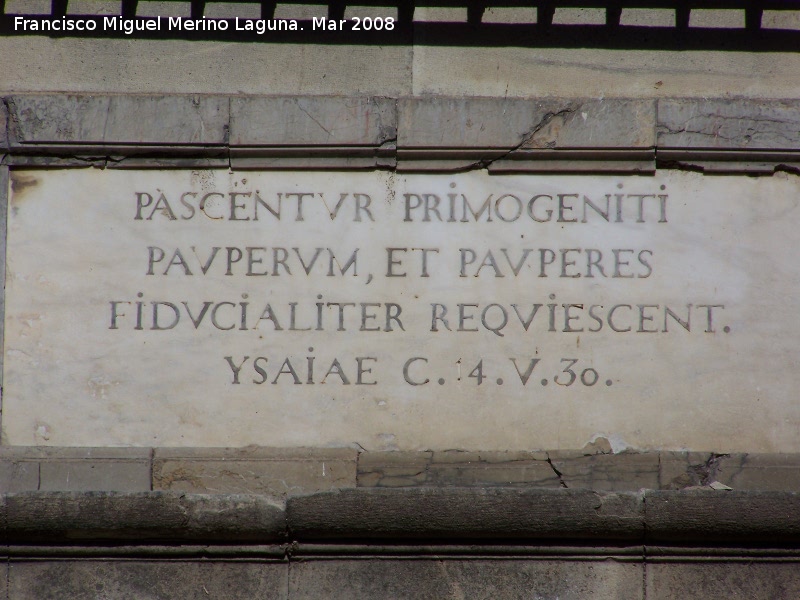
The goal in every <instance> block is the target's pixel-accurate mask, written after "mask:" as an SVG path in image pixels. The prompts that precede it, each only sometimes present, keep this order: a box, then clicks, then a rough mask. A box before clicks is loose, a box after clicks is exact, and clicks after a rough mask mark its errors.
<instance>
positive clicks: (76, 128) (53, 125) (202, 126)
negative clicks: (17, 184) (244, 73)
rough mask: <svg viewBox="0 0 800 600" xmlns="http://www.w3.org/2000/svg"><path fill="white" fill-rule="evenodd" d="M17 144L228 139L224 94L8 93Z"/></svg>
mask: <svg viewBox="0 0 800 600" xmlns="http://www.w3.org/2000/svg"><path fill="white" fill-rule="evenodd" d="M8 103H9V109H10V113H11V114H10V124H11V126H10V132H9V133H10V137H11V144H12V146H13V147H20V146H27V145H32V144H37V145H45V144H48V145H58V144H76V143H80V144H97V145H113V144H120V145H125V144H169V145H181V144H198V145H215V144H225V143H226V142H227V137H228V121H229V113H228V109H229V104H228V103H229V100H228V98H225V97H220V96H186V95H173V96H134V95H119V96H103V95H98V96H89V95H80V96H68V95H17V96H13V97H9V98H8Z"/></svg>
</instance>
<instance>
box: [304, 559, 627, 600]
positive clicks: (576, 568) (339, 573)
mask: <svg viewBox="0 0 800 600" xmlns="http://www.w3.org/2000/svg"><path fill="white" fill-rule="evenodd" d="M642 592H643V590H642V565H640V564H634V563H620V562H614V561H612V560H604V561H591V562H590V561H569V562H559V561H554V560H519V559H513V560H494V561H490V560H453V559H442V560H434V559H430V560H372V561H365V560H349V561H348V560H331V561H313V560H309V561H303V562H299V563H294V564H292V565H291V567H290V569H289V595H290V597H291V598H293V599H294V600H301V599H306V598H308V599H311V598H328V599H334V598H341V599H343V600H344V599H350V598H359V599H363V600H370V599H375V600H378V599H380V600H383V599H384V598H397V599H400V598H403V599H412V598H419V599H427V598H470V599H480V598H485V599H489V598H491V599H494V598H559V599H561V600H579V599H585V598H593V599H597V600H611V599H614V600H623V599H624V600H635V599H636V598H642V597H643V596H642Z"/></svg>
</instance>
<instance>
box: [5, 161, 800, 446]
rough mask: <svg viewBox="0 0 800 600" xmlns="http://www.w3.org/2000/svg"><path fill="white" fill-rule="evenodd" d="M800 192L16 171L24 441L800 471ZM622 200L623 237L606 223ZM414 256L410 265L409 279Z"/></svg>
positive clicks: (15, 264)
mask: <svg viewBox="0 0 800 600" xmlns="http://www.w3.org/2000/svg"><path fill="white" fill-rule="evenodd" d="M256 191H257V192H258V194H259V196H260V197H261V198H262V199H263V200H264V202H265V203H266V204H268V205H269V206H270V207H271V208H272V209H273V210H275V211H277V203H278V200H277V198H278V196H277V194H278V193H280V194H283V196H282V200H281V202H282V204H281V210H280V214H281V218H280V220H278V219H277V218H276V217H275V216H274V215H273V214H272V213H271V212H270V211H269V209H268V208H266V207H265V206H263V205H258V206H257V203H256V202H255V200H254V193H255V192H256ZM162 192H163V194H164V197H165V198H166V202H164V201H161V202H160V201H159V197H160V194H161V193H162ZM187 192H188V193H189V195H186V196H183V200H184V202H185V203H183V202H181V197H182V195H183V194H184V193H187ZM798 192H800V183H799V182H798V179H797V178H796V177H794V176H791V175H786V174H779V175H776V176H774V177H771V178H759V179H756V178H742V177H705V178H704V177H703V176H701V175H699V174H694V173H680V172H664V173H659V174H658V175H657V176H655V177H647V176H642V177H616V176H592V177H588V176H550V177H544V176H541V177H531V176H513V177H512V176H488V175H486V174H485V173H481V172H473V173H465V174H458V175H408V176H399V175H396V174H391V173H346V174H338V173H300V172H286V173H245V172H243V173H228V172H227V171H202V172H198V171H194V172H192V171H155V170H152V171H138V172H137V171H125V172H110V171H100V170H92V169H85V170H53V171H43V170H40V171H16V172H14V173H12V191H11V198H10V202H9V215H8V217H9V220H8V222H9V231H8V253H7V256H8V260H7V281H6V291H7V298H6V302H7V304H6V311H7V312H6V342H5V367H4V369H5V373H4V376H5V379H4V381H5V386H4V398H3V415H2V418H3V420H2V428H3V441H4V443H7V444H19V445H26V444H39V445H64V446H71V445H72V446H77V445H84V446H86V445H94V446H102V445H110V446H114V445H139V446H244V445H248V444H261V445H269V446H347V445H353V444H360V445H361V446H363V447H364V448H367V449H376V450H377V449H384V450H389V449H404V450H420V449H427V448H438V449H447V448H473V449H476V448H477V449H489V450H490V449H509V450H515V449H519V450H523V449H532V448H548V449H559V448H580V447H583V446H584V445H585V444H586V443H587V442H591V441H592V440H593V439H595V438H596V437H597V436H598V435H602V436H603V437H607V438H608V439H609V440H610V441H611V444H612V446H613V447H614V450H616V451H619V450H620V449H624V448H625V447H633V448H637V449H654V448H663V449H693V450H703V449H709V448H713V449H714V450H715V451H717V452H725V451H749V452H776V451H780V452H797V451H798V450H800V439H798V437H797V435H796V432H797V427H798V423H800V409H798V408H797V403H796V402H795V401H794V397H795V391H796V389H797V384H798V379H799V378H800V376H799V375H798V374H797V369H796V362H797V361H796V354H797V349H798V342H797V341H796V340H797V339H798V336H799V335H800V320H798V319H797V314H798V310H799V309H800V297H798V294H797V290H798V285H800V264H798V262H797V261H796V259H795V257H794V253H793V251H792V249H793V248H794V247H796V246H797V244H798V243H800V231H798V228H797V227H796V223H795V221H796V220H797V218H798V216H800V208H798ZM137 193H139V194H141V195H140V196H138V199H139V204H140V206H137ZM216 193H218V194H220V195H210V196H207V197H206V200H205V201H204V202H203V197H204V196H206V194H216ZM231 193H234V194H240V193H244V194H247V193H251V195H231ZM298 193H309V194H314V195H313V196H307V197H304V198H303V200H302V220H299V218H298V196H297V195H296V194H298ZM320 193H321V194H322V196H320V195H319V194H320ZM345 193H346V194H348V195H347V196H344V199H342V196H341V194H345ZM462 193H463V194H464V195H465V196H466V197H467V199H468V201H469V203H470V206H471V207H472V209H473V210H474V211H475V212H476V213H479V211H480V208H481V207H482V205H483V203H484V201H485V200H486V199H487V198H488V197H489V195H490V194H491V201H490V203H489V205H490V207H491V215H492V220H491V221H490V222H487V220H486V219H487V215H486V213H485V212H484V213H482V214H480V216H479V217H477V218H476V217H475V216H474V214H473V213H471V212H467V213H466V221H467V222H462V218H463V217H464V211H463V210H462V209H463V206H462V202H463V200H462V196H461V194H462ZM291 194H295V195H294V196H292V195H291ZM354 194H366V195H368V196H369V204H367V197H366V196H359V197H358V198H357V199H356V198H355V197H354ZM406 194H411V195H410V196H406ZM423 194H436V195H438V197H439V198H440V202H439V204H438V206H437V205H435V202H436V199H435V198H434V197H433V196H429V197H428V198H427V203H428V207H429V208H430V209H431V210H429V211H428V213H427V218H428V220H425V218H426V212H425V202H426V199H425V198H424V197H423ZM448 194H456V195H455V196H453V198H454V206H455V207H456V210H455V213H454V215H453V217H452V220H450V218H451V217H450V214H449V210H450V209H449V207H450V197H449V196H448ZM558 194H566V195H565V196H563V199H562V201H561V205H562V207H561V209H560V210H559V200H558ZM571 194H576V196H572V195H571ZM606 194H610V200H609V203H610V210H609V214H608V221H606V220H605V218H604V217H603V216H601V215H600V214H599V213H598V211H597V210H595V209H593V208H591V206H589V205H587V204H585V201H584V196H586V197H588V198H589V199H590V200H591V201H592V202H593V203H594V204H595V205H596V206H597V207H599V209H600V210H601V211H604V210H605V202H606ZM617 194H620V195H623V198H622V212H621V216H620V217H619V219H618V217H617V212H616V203H617V200H616V199H617ZM637 194H639V195H641V194H644V195H648V197H646V198H644V200H643V212H642V214H641V215H640V214H639V211H638V206H639V197H638V196H635V195H637ZM511 195H513V197H512V196H511ZM538 195H541V196H540V197H539V198H538V199H537V200H535V201H534V202H533V205H532V207H531V208H532V210H531V212H529V210H528V207H529V206H530V201H531V199H532V198H533V197H535V196H538ZM660 196H665V199H664V200H663V201H662V199H661V198H660ZM150 198H152V200H150ZM501 198H502V199H501ZM517 199H519V203H518V201H517ZM356 200H357V202H358V203H360V205H361V207H362V209H361V210H357V209H356V206H357V202H356ZM201 202H202V204H203V209H202V210H201V208H200V204H201ZM498 202H499V205H498ZM166 203H168V205H169V209H167V204H166ZM234 205H235V206H236V207H237V208H233V209H232V206H234ZM417 205H419V207H418V208H414V207H415V206H417ZM498 206H499V212H498V210H497V209H498ZM256 207H257V208H256ZM434 208H438V209H439V212H438V215H440V216H441V218H442V220H441V221H439V219H438V218H437V213H436V212H435V211H434V210H433V209H434ZM518 208H519V217H518V218H517V212H518ZM584 208H585V209H586V222H583V220H584V218H583V217H584ZM256 209H257V211H258V217H259V219H258V220H257V221H256V220H254V217H255V214H256V212H255V211H256ZM337 210H338V212H337ZM548 210H552V211H553V212H552V213H548V212H547V211H548ZM548 214H549V215H550V220H549V221H545V220H546V219H547V218H548ZM137 216H139V217H140V218H139V219H137V218H136V217H137ZM559 216H560V219H559ZM171 217H174V218H171ZM220 217H221V218H220ZM231 217H234V218H236V219H242V220H232V219H231ZM247 218H249V219H250V220H244V219H247ZM406 218H408V219H409V220H405V219H406ZM503 218H505V219H507V220H509V221H510V222H504V221H503V220H502V219H503ZM359 219H360V220H359ZM537 219H539V220H537ZM573 219H574V220H575V221H574V222H573ZM476 221H477V222H476ZM541 221H545V222H541ZM149 248H150V250H149ZM213 248H219V250H217V251H216V254H214V250H213ZM247 248H256V250H251V251H248V250H247ZM258 248H266V250H258ZM295 248H297V251H295V250H294V249H295ZM318 248H319V249H320V250H319V251H317V249H318ZM387 248H403V249H407V250H398V251H394V253H393V254H392V259H393V260H394V261H397V262H396V263H395V264H393V265H392V266H391V267H389V260H390V259H389V254H388V252H387ZM356 249H358V252H357V254H356V259H355V260H354V261H353V264H350V266H349V268H348V267H347V265H348V261H350V259H351V258H352V256H353V253H354V252H355V250H356ZM420 249H431V250H430V251H428V252H427V253H424V252H422V251H421V250H420ZM176 250H180V255H178V254H176ZM436 250H438V252H437V251H436ZM526 250H530V251H529V252H528V253H527V255H526V253H525V252H526ZM615 250H616V252H615ZM162 251H163V258H162ZM489 251H491V255H487V252H489ZM239 252H241V254H242V257H241V259H240V260H238V261H236V260H235V259H236V258H238V256H239ZM248 252H250V254H251V256H252V261H251V264H250V266H249V267H248ZM472 252H474V258H473V254H472ZM229 255H230V258H231V261H232V262H231V264H230V269H228V257H229ZM298 255H299V256H301V257H302V261H303V262H301V261H300V258H299V256H298ZM315 255H316V256H317V259H316V262H315V263H314V264H313V266H311V262H312V260H313V258H314V256H315ZM332 255H333V256H334V257H335V258H333V259H332V258H331V256H332ZM423 255H425V256H427V261H426V266H425V271H424V272H423V263H422V257H423ZM212 256H213V258H211V257H212ZM462 256H463V258H464V264H463V266H462V264H461V259H462ZM276 257H277V258H278V261H277V263H276V261H275V258H276ZM523 258H525V260H523ZM281 259H284V260H283V263H281ZM551 259H552V263H550V260H551ZM543 260H544V263H545V265H544V274H545V275H546V276H545V277H541V276H540V275H541V274H542V268H543V267H542V261H543ZM151 262H152V264H151ZM573 262H574V264H572V263H573ZM590 263H592V264H590ZM481 265H482V266H481ZM597 265H600V267H598V266H597ZM151 267H152V268H151ZM389 268H391V270H392V274H394V275H398V276H393V277H389V276H387V275H388V274H389V273H388V272H387V270H388V269H389ZM462 268H463V275H464V276H463V277H462V276H461V275H462ZM203 269H206V273H205V274H203ZM248 269H249V271H250V272H251V275H248V274H247V273H248ZM304 269H307V270H308V271H309V274H306V272H305V270H304ZM343 269H345V273H344V274H342V270H343ZM515 270H516V271H517V273H516V274H515V273H514V271H515ZM148 271H151V272H152V274H148ZM287 271H291V274H289V273H288V272H287ZM165 272H166V274H165ZM188 272H191V273H192V274H191V275H189V274H188ZM228 272H230V275H228V274H227V273H228ZM264 272H266V273H267V275H257V274H256V273H264ZM403 273H405V274H406V276H405V277H403V276H399V275H400V274H403ZM590 274H591V275H592V276H591V277H587V275H590ZM423 275H427V277H426V276H423ZM615 275H616V276H615ZM629 276H630V277H629ZM139 293H141V294H142V296H141V298H140V297H139V296H138V295H137V294H139ZM318 296H322V298H321V299H320V298H318ZM136 302H142V303H143V304H142V305H141V306H142V319H141V329H137V317H136V314H137V304H136ZM154 302H160V303H164V304H158V305H155V306H157V307H158V308H157V310H158V321H157V323H156V324H155V325H154V322H153V310H154V304H153V303H154ZM184 302H185V303H186V304H183V303H184ZM114 303H116V304H114ZM166 303H171V304H172V305H174V307H175V308H174V309H173V308H172V307H171V306H170V305H169V304H166ZM207 303H208V304H207ZM221 303H229V304H221ZM292 303H296V305H295V309H294V310H295V323H294V329H295V330H292V326H291V313H292V310H293V309H292ZM317 303H321V304H323V305H322V306H320V307H319V309H318V307H317ZM329 303H338V304H335V305H332V306H331V305H329ZM343 303H355V306H344V307H343V308H342V309H341V310H343V311H344V312H343V315H344V316H343V319H342V326H341V327H340V326H339V316H338V315H339V309H340V307H339V305H340V304H343ZM362 303H364V304H363V305H362ZM370 303H374V304H375V305H373V304H370ZM243 304H246V309H243V307H242V305H243ZM268 304H269V306H270V309H271V311H272V313H271V314H270V311H269V310H267V305H268ZM434 305H436V306H434ZM459 305H462V307H461V308H459ZM472 305H478V306H477V307H475V306H472ZM490 305H491V306H490ZM514 305H516V308H515V307H514ZM535 305H540V306H539V308H538V309H536V310H537V312H536V313H535V314H533V313H532V311H533V310H534V309H535ZM565 305H566V306H565ZM688 305H691V307H689V306H688ZM487 306H489V308H488V309H487V312H486V313H485V315H484V319H483V320H484V321H485V324H484V323H483V322H482V318H481V317H482V314H483V311H484V309H486V307H487ZM615 306H616V307H618V308H617V309H616V311H615V312H614V313H613V316H612V317H611V323H610V322H609V312H610V310H611V309H612V308H613V307H615ZM709 306H712V307H715V308H709ZM204 307H207V308H204ZM217 307H218V308H217ZM442 307H446V308H447V311H448V312H447V315H446V317H445V318H446V319H447V325H449V327H450V329H451V330H450V331H448V330H447V328H446V326H445V322H444V321H443V320H442V319H437V318H435V317H441V316H442V310H443V309H442ZM628 307H630V308H628ZM665 307H669V309H670V310H671V311H672V314H674V315H675V318H673V317H672V316H670V315H669V314H668V313H666V312H665V310H666V309H665ZM204 310H205V312H203V311H204ZM243 310H246V314H245V323H244V327H242V311H243ZM317 310H320V311H321V314H322V319H321V322H319V323H318V317H317V314H318V313H317ZM460 310H461V311H463V315H464V318H463V321H462V323H461V327H460V328H461V329H463V330H462V331H459V330H458V329H459V320H460V319H459V311H460ZM174 311H178V314H179V321H178V322H177V324H176V325H175V326H174V327H172V328H169V326H170V325H171V324H172V322H173V321H174V320H175V317H174V314H175V312H174ZM214 311H216V312H214ZM362 311H363V315H367V317H366V318H364V317H362ZM434 311H436V312H435V313H434ZM189 313H191V314H189ZM115 314H116V320H114V315H115ZM373 314H374V315H376V316H375V317H374V318H373V317H370V316H369V315H373ZM532 314H533V316H532ZM551 314H552V315H553V317H552V324H551ZM709 314H711V316H712V317H713V322H712V323H710V324H709ZM387 315H388V318H387ZM665 315H666V316H665ZM531 316H532V318H531ZM567 316H570V317H575V318H574V319H569V320H568V319H567V318H566V317H567ZM595 316H596V317H597V319H595V318H594V317H595ZM260 317H264V318H261V319H260ZM266 317H272V318H271V319H269V318H266ZM469 317H472V318H469ZM687 317H690V318H689V320H688V322H687ZM506 319H507V324H506V325H505V327H503V328H500V327H499V326H500V325H501V324H502V323H503V322H504V321H505V320H506ZM529 319H530V322H528V320H529ZM650 319H652V320H650ZM678 319H681V320H683V321H684V325H682V324H681V323H680V322H679V320H678ZM193 320H194V321H196V322H197V326H195V324H193ZM665 322H666V326H665ZM276 323H277V325H279V326H280V328H281V329H280V330H276ZM400 324H402V329H401V327H400ZM526 324H527V331H526ZM612 324H613V325H614V327H616V328H617V329H619V330H623V329H627V328H628V327H630V328H631V331H613V330H612V328H611V325H612ZM601 325H602V327H601ZM155 326H157V327H159V328H163V329H155V328H154V327H155ZM307 327H310V328H311V330H309V331H300V329H304V328H307ZM432 327H435V329H436V331H432ZM598 328H600V330H599V331H591V330H593V329H598ZM339 329H344V331H340V330H339ZM373 329H374V330H373ZM387 329H391V331H387ZM471 329H477V331H468V330H471ZM492 329H494V330H495V331H492ZM580 329H583V331H578V330H580ZM665 329H666V331H665ZM687 329H688V331H687ZM551 330H553V331H551ZM565 330H566V331H565ZM570 330H572V331H570ZM311 348H313V350H311ZM225 357H230V358H229V360H228V359H226V358H225ZM245 357H248V358H247V359H245ZM257 357H264V358H262V359H260V360H259V361H258V363H256V366H258V368H259V369H261V371H263V373H262V372H260V371H259V370H257V369H256V368H255V367H254V362H255V361H256V359H257ZM310 357H313V364H314V370H313V374H312V375H309V364H310V362H311V361H312V358H310ZM359 358H360V359H361V362H360V365H361V375H360V381H361V384H360V385H359V383H358V382H359V360H358V359H359ZM414 358H417V360H415V361H412V362H408V361H409V360H411V359H414ZM421 359H424V360H421ZM511 359H514V361H515V362H516V365H515V362H514V361H512V360H511ZM536 359H538V362H535V361H536ZM334 360H337V361H338V362H334ZM426 360H427V362H425V361H426ZM572 360H576V361H577V362H575V363H574V364H573V365H572V366H571V367H570V364H571V361H572ZM287 361H288V362H287ZM481 361H482V363H481ZM242 364H243V366H242V367H241V371H240V372H239V373H238V382H239V383H234V381H236V380H237V378H236V376H235V373H234V368H238V366H239V365H242ZM479 364H481V366H482V369H480V371H482V373H481V374H482V375H483V379H482V380H481V381H480V382H479V381H478V377H476V375H478V374H479V369H478V368H477V367H478V365H479ZM289 365H291V368H290V367H289ZM531 366H532V367H533V368H532V371H530V372H528V369H529V368H530V367H531ZM404 367H405V371H406V373H405V375H404ZM565 368H566V369H571V370H572V371H574V372H575V378H574V381H572V379H573V377H572V376H571V375H569V373H568V372H565V371H564V369H565ZM326 373H327V375H326ZM340 373H341V375H340ZM470 374H472V375H473V376H472V377H470ZM556 376H558V381H556V380H555V377H556ZM309 379H310V380H311V381H312V382H313V383H312V384H309V383H308V381H309ZM262 380H264V381H265V382H264V383H263V384H259V383H257V382H259V381H262ZM345 380H346V382H347V383H345ZM523 380H526V381H527V382H526V383H525V382H524V381H523ZM323 381H324V383H323ZM545 381H546V382H547V383H546V385H545V384H544V382H545ZM273 382H274V383H273ZM373 382H375V384H374V385H372V383H373ZM568 383H569V384H570V385H565V384H568Z"/></svg>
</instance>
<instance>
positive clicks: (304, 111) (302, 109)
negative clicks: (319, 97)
mask: <svg viewBox="0 0 800 600" xmlns="http://www.w3.org/2000/svg"><path fill="white" fill-rule="evenodd" d="M295 104H296V105H297V108H299V109H300V110H301V111H303V113H305V115H306V116H307V117H308V118H309V119H311V120H312V121H314V123H316V124H317V125H319V128H320V129H322V131H324V132H325V133H327V134H328V137H331V136H332V135H333V134H332V133H331V132H330V131H329V130H328V129H325V126H324V125H323V124H322V123H320V122H319V121H317V120H316V119H315V118H314V117H313V116H312V115H311V113H310V112H308V111H307V110H306V109H305V108H303V107H302V106H301V104H300V101H299V100H295Z"/></svg>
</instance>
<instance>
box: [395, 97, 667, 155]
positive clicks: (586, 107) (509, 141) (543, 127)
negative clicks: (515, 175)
mask: <svg viewBox="0 0 800 600" xmlns="http://www.w3.org/2000/svg"><path fill="white" fill-rule="evenodd" d="M398 112H399V115H398V123H399V134H398V148H400V149H406V148H500V149H506V150H508V151H513V150H525V149H556V148H620V149H622V148H625V149H629V148H652V147H653V146H654V144H655V139H654V131H655V102H654V101H651V100H628V99H602V100H596V99H557V98H548V99H522V98H403V99H400V100H399V101H398Z"/></svg>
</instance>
